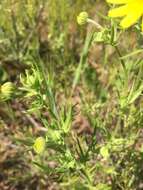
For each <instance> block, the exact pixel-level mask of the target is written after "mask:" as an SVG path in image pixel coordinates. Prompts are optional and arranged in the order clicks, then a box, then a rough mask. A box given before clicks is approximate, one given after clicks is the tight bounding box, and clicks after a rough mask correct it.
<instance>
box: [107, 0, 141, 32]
mask: <svg viewBox="0 0 143 190" xmlns="http://www.w3.org/2000/svg"><path fill="white" fill-rule="evenodd" d="M106 1H107V2H108V3H112V4H115V5H120V4H121V6H120V7H117V8H114V9H112V10H110V11H109V13H108V15H109V17H123V16H125V17H124V18H123V20H122V21H121V23H120V25H121V27H122V28H128V27H130V26H132V25H133V24H135V23H136V22H137V21H138V20H139V19H140V17H143V0H106ZM142 30H143V21H142Z"/></svg>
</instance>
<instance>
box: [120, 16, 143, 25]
mask: <svg viewBox="0 0 143 190" xmlns="http://www.w3.org/2000/svg"><path fill="white" fill-rule="evenodd" d="M140 16H141V15H140V14H129V15H127V16H126V17H125V18H124V19H123V20H122V21H121V23H120V26H121V27H122V28H128V27H130V26H132V25H133V24H135V23H136V22H137V20H138V19H139V18H140Z"/></svg>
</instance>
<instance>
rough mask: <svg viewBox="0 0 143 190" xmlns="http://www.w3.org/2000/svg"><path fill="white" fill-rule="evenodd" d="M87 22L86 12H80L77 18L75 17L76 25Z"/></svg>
mask: <svg viewBox="0 0 143 190" xmlns="http://www.w3.org/2000/svg"><path fill="white" fill-rule="evenodd" d="M87 21H88V13H87V12H81V13H80V14H79V15H78V16H77V23H78V24H79V25H84V24H86V23H87Z"/></svg>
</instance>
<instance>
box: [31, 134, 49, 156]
mask: <svg viewBox="0 0 143 190" xmlns="http://www.w3.org/2000/svg"><path fill="white" fill-rule="evenodd" d="M45 146H46V141H45V139H44V138H43V137H38V138H37V139H36V140H35V143H34V145H33V149H34V151H35V152H36V153H37V154H41V153H43V151H44V150H45Z"/></svg>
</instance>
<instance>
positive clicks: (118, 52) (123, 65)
mask: <svg viewBox="0 0 143 190" xmlns="http://www.w3.org/2000/svg"><path fill="white" fill-rule="evenodd" d="M114 47H115V50H116V52H117V54H118V56H119V58H121V57H122V54H121V52H120V50H119V48H118V46H114ZM120 61H121V64H122V67H123V69H124V71H125V72H126V65H125V62H124V60H123V59H120Z"/></svg>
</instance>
